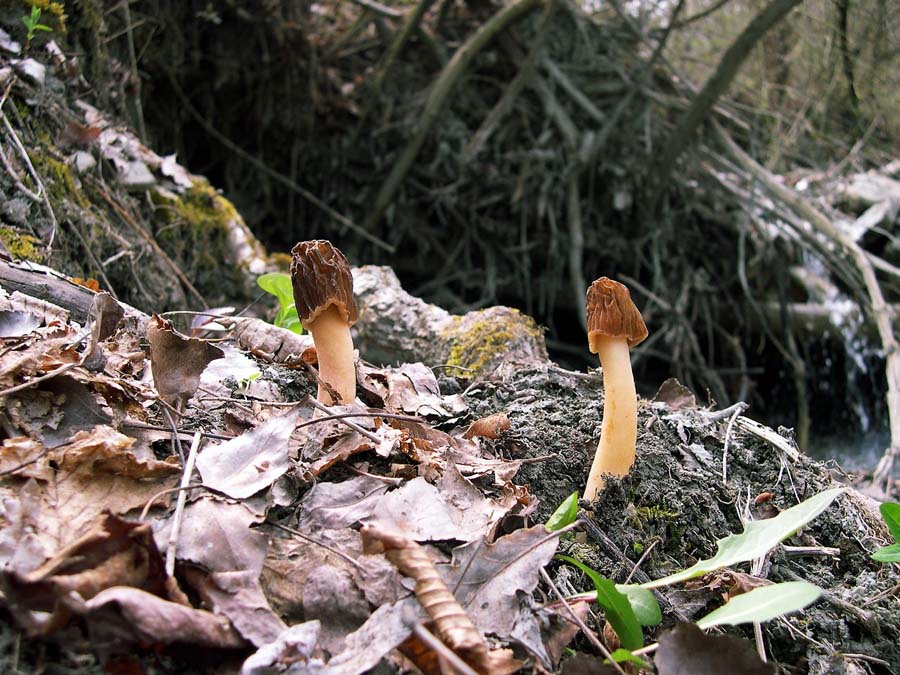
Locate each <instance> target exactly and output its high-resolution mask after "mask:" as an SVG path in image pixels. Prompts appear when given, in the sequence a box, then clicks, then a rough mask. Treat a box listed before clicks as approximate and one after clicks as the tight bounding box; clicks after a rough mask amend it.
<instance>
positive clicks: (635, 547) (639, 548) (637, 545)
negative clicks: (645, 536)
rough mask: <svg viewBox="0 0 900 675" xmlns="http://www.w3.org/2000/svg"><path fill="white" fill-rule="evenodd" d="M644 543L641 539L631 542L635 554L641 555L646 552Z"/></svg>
mask: <svg viewBox="0 0 900 675" xmlns="http://www.w3.org/2000/svg"><path fill="white" fill-rule="evenodd" d="M644 548H645V547H644V545H643V544H642V543H641V542H639V541H633V542H631V550H632V551H634V554H635V555H640V554H641V553H643V552H644Z"/></svg>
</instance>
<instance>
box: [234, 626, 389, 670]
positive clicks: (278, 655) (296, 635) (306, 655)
mask: <svg viewBox="0 0 900 675" xmlns="http://www.w3.org/2000/svg"><path fill="white" fill-rule="evenodd" d="M319 630H320V626H319V622H318V621H306V622H304V623H299V624H297V625H296V626H291V627H290V628H287V629H286V630H284V631H283V632H282V633H281V634H280V635H279V636H278V637H277V638H276V639H275V641H274V642H271V643H269V644H267V645H264V646H262V647H260V648H259V649H258V650H257V651H256V653H254V654H252V655H251V656H249V657H248V658H247V660H246V661H244V665H243V666H241V675H271V674H272V673H275V672H282V671H285V669H287V670H286V672H291V671H294V668H292V667H291V666H293V665H297V666H298V668H300V669H301V670H300V671H299V672H301V673H304V674H305V675H316V674H317V673H322V674H323V675H325V674H326V673H327V674H328V675H331V671H330V669H327V668H326V667H325V663H324V662H323V661H322V660H321V659H320V658H318V657H316V656H314V654H315V652H316V645H317V644H318V641H319ZM379 660H380V659H379ZM375 663H378V661H376V662H375ZM354 672H355V671H354ZM360 672H361V671H360Z"/></svg>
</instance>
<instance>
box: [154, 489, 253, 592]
mask: <svg viewBox="0 0 900 675" xmlns="http://www.w3.org/2000/svg"><path fill="white" fill-rule="evenodd" d="M259 520H260V517H259V514H258V513H256V512H255V511H253V510H252V509H251V508H250V507H249V506H248V505H247V504H246V502H242V503H240V504H234V503H231V502H227V501H222V500H221V499H217V498H214V497H208V496H204V497H201V498H200V499H197V500H196V501H193V502H190V503H189V504H188V505H187V506H186V507H185V509H184V516H183V518H182V522H181V531H180V532H179V535H178V544H177V546H176V549H175V556H176V558H177V559H178V560H184V561H188V562H192V563H196V564H197V565H201V566H202V567H205V568H206V569H208V570H210V571H212V572H231V571H236V570H248V571H251V572H253V573H254V574H256V575H257V576H258V575H259V573H260V572H261V571H262V565H263V561H264V560H265V558H266V547H267V546H268V538H267V537H266V535H264V534H263V533H262V532H259V531H258V530H253V529H251V528H250V526H251V525H253V524H254V523H256V522H258V521H259ZM170 527H171V519H166V520H162V521H157V522H156V523H155V524H154V527H153V534H154V537H155V538H156V542H157V545H158V546H159V547H160V548H161V549H164V548H165V547H166V546H167V545H168V541H169V528H170Z"/></svg>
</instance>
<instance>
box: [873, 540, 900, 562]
mask: <svg viewBox="0 0 900 675" xmlns="http://www.w3.org/2000/svg"><path fill="white" fill-rule="evenodd" d="M872 560H877V561H878V562H883V563H892V562H900V544H891V545H890V546H884V547H882V548H880V549H878V550H877V551H875V553H873V554H872Z"/></svg>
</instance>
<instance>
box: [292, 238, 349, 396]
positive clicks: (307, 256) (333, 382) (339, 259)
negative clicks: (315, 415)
mask: <svg viewBox="0 0 900 675" xmlns="http://www.w3.org/2000/svg"><path fill="white" fill-rule="evenodd" d="M291 253H292V254H293V258H292V259H291V283H292V285H293V287H294V304H295V305H296V307H297V314H298V315H299V317H300V322H301V323H302V324H303V327H304V328H306V329H307V330H308V331H309V332H310V333H312V337H313V342H315V344H316V354H317V355H318V359H319V392H318V399H319V401H321V402H322V403H324V404H326V405H332V404H334V403H341V404H343V403H352V402H353V401H354V399H355V398H356V368H355V367H354V364H353V338H351V337H350V326H352V325H353V324H354V323H356V302H355V301H354V300H353V277H352V276H351V274H350V263H348V262H347V258H346V257H344V254H343V253H341V252H340V251H339V250H338V249H336V248H335V247H334V246H333V245H332V244H331V242H330V241H325V240H324V239H315V240H312V241H301V242H300V243H299V244H297V245H296V246H294V248H293V249H291ZM332 394H336V395H337V400H334V396H333V395H332Z"/></svg>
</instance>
